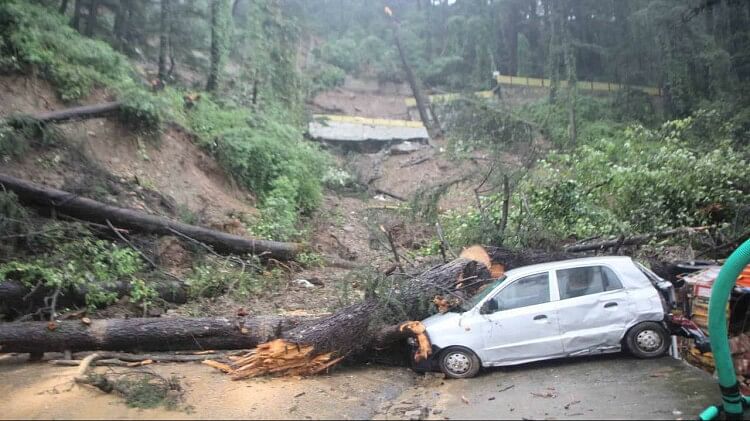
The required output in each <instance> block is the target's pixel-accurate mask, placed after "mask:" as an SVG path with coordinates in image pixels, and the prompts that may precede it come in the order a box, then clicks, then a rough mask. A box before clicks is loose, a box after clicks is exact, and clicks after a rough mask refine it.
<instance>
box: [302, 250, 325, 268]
mask: <svg viewBox="0 0 750 421" xmlns="http://www.w3.org/2000/svg"><path fill="white" fill-rule="evenodd" d="M296 260H297V262H299V264H301V265H302V266H304V267H306V268H314V267H324V266H325V260H324V259H323V256H321V255H320V254H318V253H313V252H304V253H300V254H298V255H297V258H296Z"/></svg>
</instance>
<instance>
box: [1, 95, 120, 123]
mask: <svg viewBox="0 0 750 421" xmlns="http://www.w3.org/2000/svg"><path fill="white" fill-rule="evenodd" d="M121 105H122V103H121V102H119V101H114V102H104V103H101V104H94V105H83V106H80V107H72V108H66V109H64V110H59V111H48V112H43V113H37V114H31V115H30V116H29V117H31V118H32V119H34V120H36V121H38V122H40V123H62V122H66V121H70V120H86V119H89V118H97V117H103V116H105V115H108V114H111V113H113V112H115V111H118V110H119V109H120V106H121ZM11 124H13V123H12V122H11Z"/></svg>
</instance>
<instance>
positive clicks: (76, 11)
mask: <svg viewBox="0 0 750 421" xmlns="http://www.w3.org/2000/svg"><path fill="white" fill-rule="evenodd" d="M83 1H84V0H76V2H75V4H74V5H73V18H72V19H71V20H70V26H72V27H73V28H75V30H76V31H78V32H81V12H82V11H83Z"/></svg>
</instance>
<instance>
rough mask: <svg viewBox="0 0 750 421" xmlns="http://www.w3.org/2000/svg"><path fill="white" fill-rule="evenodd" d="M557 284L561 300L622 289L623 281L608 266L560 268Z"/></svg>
mask: <svg viewBox="0 0 750 421" xmlns="http://www.w3.org/2000/svg"><path fill="white" fill-rule="evenodd" d="M557 284H558V287H559V289H560V299H561V300H565V299H568V298H575V297H581V296H584V295H591V294H598V293H600V292H605V291H615V290H618V289H622V282H620V280H619V279H618V278H617V275H615V273H614V272H613V271H612V269H610V268H608V267H606V266H587V267H581V268H570V269H560V270H558V271H557Z"/></svg>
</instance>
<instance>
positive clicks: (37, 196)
mask: <svg viewBox="0 0 750 421" xmlns="http://www.w3.org/2000/svg"><path fill="white" fill-rule="evenodd" d="M0 185H1V186H3V187H4V188H5V189H7V190H10V191H13V192H14V193H15V194H16V195H17V196H18V198H19V200H21V201H22V202H23V203H26V204H29V205H33V206H37V207H41V208H45V209H46V208H50V209H54V210H55V211H56V212H57V213H61V214H65V215H69V216H73V217H75V218H78V219H82V220H84V221H88V222H95V223H100V224H104V225H106V224H107V223H108V222H110V223H111V224H113V225H114V226H116V227H123V228H128V229H132V230H137V231H141V232H147V233H154V234H160V235H174V234H182V235H184V236H187V237H190V238H192V239H195V240H197V241H200V242H202V243H206V244H209V245H211V246H213V247H215V248H216V249H217V250H218V251H225V252H230V253H239V254H244V253H250V254H255V255H260V256H261V257H273V258H275V259H278V260H292V259H294V257H295V256H296V255H297V253H298V252H299V251H300V250H301V246H300V245H299V244H296V243H282V242H278V241H267V240H255V239H251V238H245V237H240V236H238V235H232V234H227V233H225V232H221V231H215V230H211V229H207V228H203V227H198V226H195V225H188V224H184V223H182V222H177V221H173V220H171V219H167V218H164V217H161V216H155V215H149V214H146V213H143V212H139V211H136V210H133V209H125V208H119V207H116V206H110V205H106V204H104V203H101V202H97V201H95V200H92V199H87V198H85V197H79V196H77V195H75V194H73V193H68V192H65V191H62V190H57V189H53V188H50V187H44V186H40V185H38V184H34V183H31V182H29V181H26V180H21V179H18V178H15V177H11V176H9V175H5V174H0Z"/></svg>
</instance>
